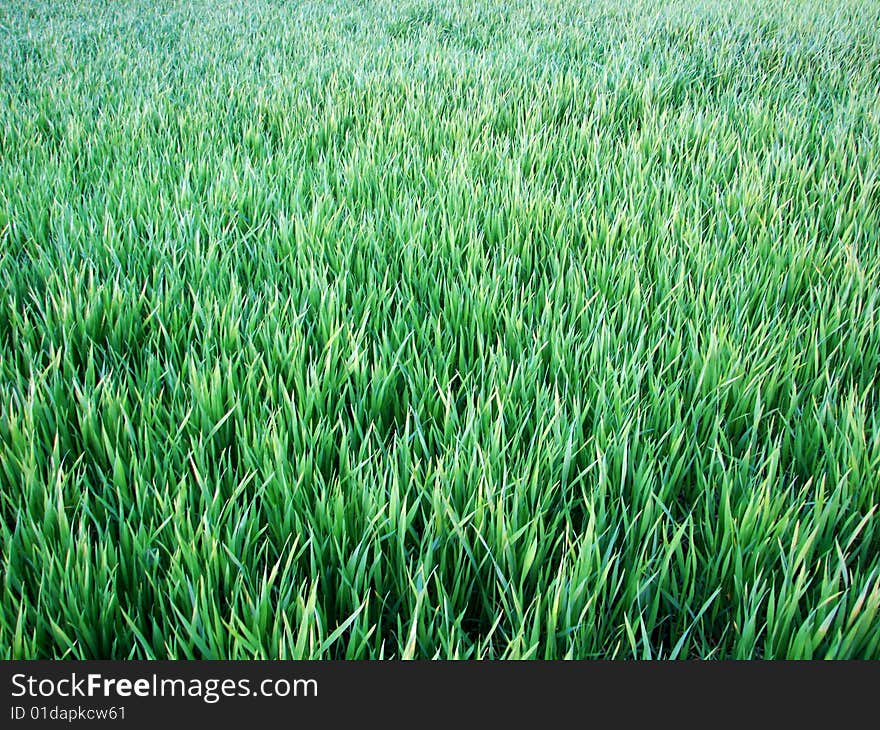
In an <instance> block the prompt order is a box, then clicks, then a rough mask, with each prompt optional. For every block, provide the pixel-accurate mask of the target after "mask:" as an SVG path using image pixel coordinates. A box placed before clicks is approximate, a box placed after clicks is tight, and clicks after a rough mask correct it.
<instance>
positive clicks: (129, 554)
mask: <svg viewBox="0 0 880 730" xmlns="http://www.w3.org/2000/svg"><path fill="white" fill-rule="evenodd" d="M693 4H694V3H693V2H692V0H600V1H598V2H576V1H575V0H556V2H546V1H545V0H528V1H522V0H520V1H519V2H513V3H508V2H501V1H500V0H456V1H455V2H439V0H436V1H435V2H433V3H432V2H428V1H427V0H425V1H423V2H410V3H405V4H403V5H402V6H401V5H400V4H399V3H398V2H396V0H395V1H392V0H376V1H375V2H374V1H373V0H337V1H336V2H334V1H332V0H317V1H316V2H293V1H289V2H284V1H282V0H275V1H270V0H219V1H214V0H211V1H210V2H209V1H208V0H204V1H202V0H179V1H171V0H164V1H151V0H128V1H124V0H113V1H110V0H107V2H103V3H102V2H95V1H94V0H80V1H78V2H71V1H68V2H48V0H47V1H46V2H39V1H25V0H2V2H0V74H2V83H0V488H2V489H0V492H2V494H0V500H2V501H0V515H2V523H0V546H2V574H0V577H2V602H0V655H2V656H4V657H7V658H11V657H28V658H34V657H81V658H96V657H173V658H185V657H196V658H207V657H219V658H246V657H285V658H298V657H336V658H340V657H352V658H353V657H358V658H364V657H371V658H372V657H471V658H476V657H534V658H545V657H546V658H562V657H575V658H590V657H606V658H607V657H617V658H624V657H639V658H641V657H685V656H688V657H713V658H723V657H755V658H759V657H874V658H878V657H880V616H878V608H880V518H878V515H877V505H878V502H880V422H878V419H880V413H878V403H877V400H878V398H877V395H878V388H880V384H878V382H877V377H878V371H880V233H878V231H880V31H878V28H880V2H878V1H877V0H826V1H819V0H815V1H810V0H784V1H780V0H775V1H771V2H752V3H744V2H739V1H738V0H729V1H727V0H724V1H722V0H700V2H699V3H698V7H697V8H696V9H694V8H693V7H691V6H692V5H693Z"/></svg>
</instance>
